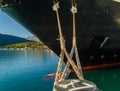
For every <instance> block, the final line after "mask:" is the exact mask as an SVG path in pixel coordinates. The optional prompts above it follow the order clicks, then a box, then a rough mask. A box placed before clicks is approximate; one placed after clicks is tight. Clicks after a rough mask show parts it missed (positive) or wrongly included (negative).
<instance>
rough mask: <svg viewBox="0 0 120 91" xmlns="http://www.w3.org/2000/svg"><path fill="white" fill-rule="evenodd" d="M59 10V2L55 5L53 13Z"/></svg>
mask: <svg viewBox="0 0 120 91" xmlns="http://www.w3.org/2000/svg"><path fill="white" fill-rule="evenodd" d="M58 9H59V2H57V3H55V4H54V5H53V11H57V10H58Z"/></svg>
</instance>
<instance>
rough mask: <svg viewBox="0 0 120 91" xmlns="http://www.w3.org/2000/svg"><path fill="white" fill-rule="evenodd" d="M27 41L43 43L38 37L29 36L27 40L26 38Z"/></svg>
mask: <svg viewBox="0 0 120 91" xmlns="http://www.w3.org/2000/svg"><path fill="white" fill-rule="evenodd" d="M26 39H27V40H32V41H35V42H41V41H40V40H39V39H38V38H37V37H35V36H28V37H27V38H26Z"/></svg>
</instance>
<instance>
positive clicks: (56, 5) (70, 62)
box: [53, 2, 83, 85]
mask: <svg viewBox="0 0 120 91" xmlns="http://www.w3.org/2000/svg"><path fill="white" fill-rule="evenodd" d="M58 9H59V2H55V3H54V5H53V11H56V16H57V23H58V30H59V35H60V48H61V54H60V59H59V63H58V68H57V72H56V78H55V82H54V85H55V84H57V83H59V82H61V81H63V80H64V78H65V76H66V73H67V70H68V68H69V67H70V65H71V66H72V68H73V69H74V71H75V73H76V75H77V76H78V78H79V79H80V80H83V75H82V74H81V73H80V71H79V67H77V66H76V64H75V62H74V61H73V60H72V56H73V54H74V53H75V54H76V53H77V52H75V51H76V36H75V17H74V19H73V47H72V50H71V53H70V55H69V54H68V52H67V50H66V47H65V40H64V38H63V35H62V29H61V24H60V18H59V12H58ZM71 11H72V13H73V16H74V15H75V13H77V8H76V7H73V6H72V9H71ZM64 56H66V58H67V60H68V62H67V65H66V67H65V69H64V71H63V74H62V76H61V70H62V62H63V60H64ZM76 57H78V55H76ZM76 59H77V61H79V60H78V59H79V58H76ZM77 64H79V63H78V62H77Z"/></svg>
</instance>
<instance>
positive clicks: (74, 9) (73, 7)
mask: <svg viewBox="0 0 120 91" xmlns="http://www.w3.org/2000/svg"><path fill="white" fill-rule="evenodd" d="M71 12H72V13H73V14H75V13H77V7H76V6H73V5H72V8H71Z"/></svg>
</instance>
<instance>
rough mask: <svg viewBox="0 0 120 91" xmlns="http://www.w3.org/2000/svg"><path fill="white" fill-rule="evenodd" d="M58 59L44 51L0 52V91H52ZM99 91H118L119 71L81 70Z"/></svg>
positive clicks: (119, 83)
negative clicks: (52, 75) (50, 75)
mask: <svg viewBox="0 0 120 91" xmlns="http://www.w3.org/2000/svg"><path fill="white" fill-rule="evenodd" d="M57 61H58V57H57V56H56V55H55V54H51V53H49V52H48V51H45V50H42V51H5V50H4V51H3V50H2V51H0V91H52V86H53V81H54V77H48V76H47V74H50V73H54V72H56V67H57ZM84 75H85V78H86V79H88V80H91V81H93V82H94V83H96V85H97V86H98V87H99V88H100V89H101V91H120V68H115V69H104V70H94V71H85V72H84Z"/></svg>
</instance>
